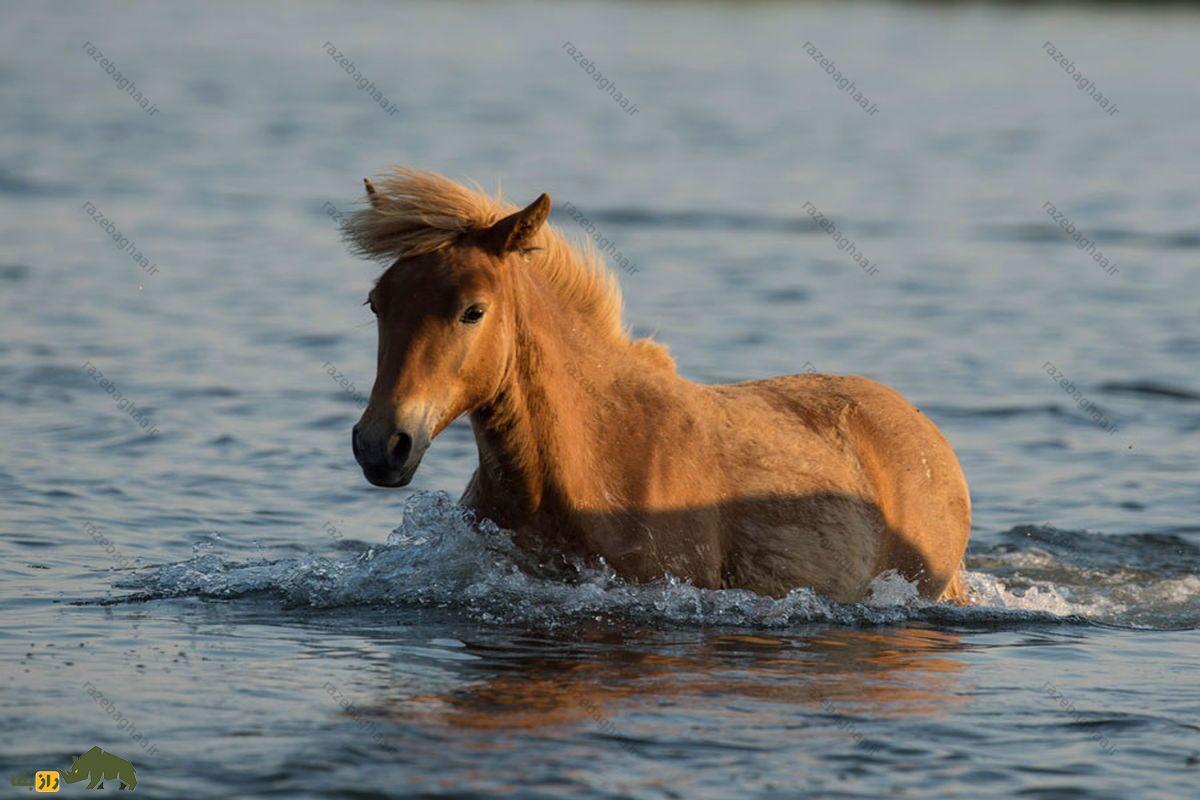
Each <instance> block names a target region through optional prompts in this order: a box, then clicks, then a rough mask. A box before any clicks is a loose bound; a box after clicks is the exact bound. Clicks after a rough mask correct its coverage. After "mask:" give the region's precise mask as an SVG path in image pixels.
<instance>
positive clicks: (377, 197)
mask: <svg viewBox="0 0 1200 800" xmlns="http://www.w3.org/2000/svg"><path fill="white" fill-rule="evenodd" d="M363 186H365V187H367V199H368V200H370V201H371V205H372V206H373V207H375V208H379V207H380V206H382V205H383V195H381V194H380V193H379V192H377V191H375V184H373V183H371V179H370V178H363Z"/></svg>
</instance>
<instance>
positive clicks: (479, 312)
mask: <svg viewBox="0 0 1200 800" xmlns="http://www.w3.org/2000/svg"><path fill="white" fill-rule="evenodd" d="M481 319H483V306H478V305H476V306H471V307H470V308H468V309H467V310H466V311H464V312H463V315H462V321H463V322H465V323H467V324H468V325H474V324H475V323H476V322H479V320H481Z"/></svg>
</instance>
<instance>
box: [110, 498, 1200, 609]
mask: <svg viewBox="0 0 1200 800" xmlns="http://www.w3.org/2000/svg"><path fill="white" fill-rule="evenodd" d="M1019 531H1021V529H1014V532H1010V534H1012V535H1013V536H1017V537H1018V538H1019V537H1020V533H1019ZM1054 535H1055V536H1058V537H1060V540H1061V537H1063V536H1064V535H1065V533H1064V532H1062V531H1056V532H1055V534H1054ZM1068 538H1069V537H1068ZM1075 544H1078V543H1075ZM1059 546H1060V548H1061V547H1066V548H1067V549H1070V545H1069V544H1068V545H1063V544H1062V541H1060V545H1059ZM972 561H973V562H974V563H972V567H973V568H974V569H975V571H971V572H968V574H967V585H968V590H969V595H970V599H971V604H970V605H968V606H965V607H955V606H950V605H947V604H940V603H933V602H930V601H929V600H926V599H923V598H921V597H920V596H919V595H918V593H917V589H916V586H915V585H914V584H912V583H910V582H909V581H907V580H905V579H904V578H903V577H901V576H900V575H897V574H895V573H887V574H884V575H881V576H880V577H879V578H877V579H876V580H875V582H874V583H873V584H872V586H871V590H870V593H869V596H868V598H867V599H866V600H865V601H864V602H862V603H851V604H845V603H836V602H834V601H832V600H829V599H827V598H825V597H822V596H820V595H817V594H815V593H814V592H812V591H811V590H808V589H796V590H794V591H792V592H791V593H790V594H788V595H787V596H786V597H783V598H779V599H775V598H770V597H764V596H761V595H757V594H754V593H753V592H749V591H744V590H732V589H726V590H712V589H702V588H698V587H696V586H693V585H691V584H689V583H687V582H685V581H680V580H678V579H665V580H662V581H657V582H654V583H649V584H630V583H627V582H625V581H624V580H622V579H621V578H620V576H618V575H616V574H615V573H614V572H613V571H612V570H611V569H608V568H606V567H604V566H603V565H601V566H600V567H598V568H581V569H580V571H579V573H578V575H577V576H576V578H575V579H574V580H571V581H564V580H562V579H552V578H547V577H542V576H538V575H535V574H531V573H530V572H529V571H528V570H526V569H523V568H522V567H521V563H522V562H521V553H520V552H519V551H518V550H517V548H516V546H515V545H514V544H513V542H512V539H511V536H510V534H509V533H508V532H507V531H504V530H502V529H500V528H499V527H497V526H496V525H494V524H492V523H491V522H489V521H487V520H482V521H477V520H476V519H475V518H474V516H473V515H472V513H471V512H470V511H469V510H467V509H464V508H462V507H461V506H458V505H456V504H455V503H454V502H453V501H452V500H451V499H450V497H449V496H448V495H446V494H445V493H443V492H436V493H434V492H424V493H418V494H414V495H412V496H411V497H410V498H409V499H408V501H407V503H406V504H405V507H404V517H403V522H402V523H401V524H400V525H399V526H398V527H397V528H396V529H395V530H394V531H393V532H392V533H391V535H390V536H389V537H388V541H387V543H386V544H385V545H382V546H379V547H370V548H368V549H366V550H365V551H363V552H361V553H359V554H357V555H356V556H353V557H351V558H330V557H325V556H319V555H309V556H305V557H303V558H288V559H281V560H277V561H267V560H264V559H258V560H255V561H251V562H241V563H238V562H231V561H227V560H225V559H223V558H221V557H220V556H218V555H217V554H215V553H212V552H210V551H208V550H204V551H201V552H198V553H197V555H196V556H195V557H193V558H192V559H189V560H188V561H184V562H181V563H177V564H169V565H166V566H160V567H155V568H150V569H147V570H143V571H141V572H139V573H138V574H136V575H133V576H129V577H126V578H125V579H123V580H122V581H121V582H120V583H118V584H117V586H118V587H119V588H124V589H132V590H134V592H133V594H131V595H127V596H125V597H124V598H122V600H154V599H162V598H170V597H201V598H211V599H230V598H237V597H246V596H251V595H266V596H271V597H276V598H279V599H281V600H282V601H283V602H284V603H286V604H287V605H289V606H301V607H313V608H333V607H340V606H355V605H421V606H439V607H452V608H460V609H464V610H466V611H468V612H469V613H470V614H472V615H474V616H475V617H477V618H479V619H481V620H483V621H488V622H538V623H543V624H548V625H558V624H566V623H569V622H571V621H575V620H580V619H589V618H590V619H630V620H634V621H637V622H641V623H666V624H675V625H705V626H707V625H733V626H753V627H787V626H793V625H798V624H803V623H813V622H825V623H835V624H843V625H886V624H899V623H904V622H910V621H918V620H924V621H928V622H936V623H942V624H1007V623H1021V622H1029V621H1064V620H1066V621H1084V620H1090V621H1096V622H1104V623H1113V624H1143V625H1148V626H1152V625H1154V624H1156V623H1157V624H1164V625H1165V624H1170V625H1178V624H1179V623H1180V621H1181V620H1180V618H1178V617H1177V616H1176V617H1172V618H1170V619H1166V618H1164V617H1163V614H1164V613H1165V612H1166V611H1176V612H1178V611H1181V610H1182V611H1184V612H1186V613H1185V616H1187V618H1188V619H1190V620H1191V621H1190V622H1188V623H1187V624H1189V625H1195V624H1196V621H1197V619H1198V618H1200V613H1197V610H1196V600H1197V597H1198V596H1200V577H1197V576H1196V575H1194V574H1192V575H1181V576H1175V577H1171V578H1168V579H1165V580H1162V579H1153V580H1151V581H1149V582H1146V581H1142V582H1141V583H1137V584H1132V583H1129V582H1128V581H1126V582H1121V581H1119V580H1116V581H1114V579H1113V577H1114V576H1113V575H1111V574H1105V575H1103V576H1100V577H1097V575H1095V574H1090V573H1095V571H1096V570H1095V569H1094V567H1091V566H1088V567H1084V568H1083V569H1082V570H1081V569H1080V568H1078V567H1072V566H1071V565H1070V564H1069V563H1068V562H1067V561H1065V560H1063V559H1061V558H1059V557H1058V556H1056V555H1055V554H1054V553H1052V552H1050V551H1049V550H1047V549H1045V548H1043V547H1038V546H1033V547H1027V548H1015V547H1014V546H1013V545H1010V544H1004V545H1000V546H998V547H996V548H993V549H992V551H990V552H988V553H985V554H983V555H981V556H979V557H977V558H975V559H973V560H972ZM980 569H983V570H987V571H980ZM1127 577H1128V576H1127ZM1088 581H1090V584H1089V587H1084V586H1083V584H1084V583H1085V582H1088ZM1105 586H1107V590H1103V588H1102V587H1105Z"/></svg>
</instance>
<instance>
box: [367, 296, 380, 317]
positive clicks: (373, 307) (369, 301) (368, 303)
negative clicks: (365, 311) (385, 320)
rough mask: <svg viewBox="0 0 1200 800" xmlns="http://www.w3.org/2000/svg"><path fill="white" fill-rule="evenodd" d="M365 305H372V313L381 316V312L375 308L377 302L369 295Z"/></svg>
mask: <svg viewBox="0 0 1200 800" xmlns="http://www.w3.org/2000/svg"><path fill="white" fill-rule="evenodd" d="M363 305H364V306H370V307H371V313H372V314H374V315H375V316H379V312H378V311H376V310H375V303H373V302H372V301H371V298H369V297H368V298H367V302H365V303H363Z"/></svg>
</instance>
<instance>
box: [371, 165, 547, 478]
mask: <svg viewBox="0 0 1200 800" xmlns="http://www.w3.org/2000/svg"><path fill="white" fill-rule="evenodd" d="M368 191H371V190H370V187H369V186H368ZM373 200H374V197H373ZM549 213H550V198H549V197H548V196H546V195H544V194H543V195H542V196H541V197H539V198H538V199H537V200H535V201H533V203H531V204H530V205H529V206H528V207H527V208H525V209H523V210H521V211H518V212H516V213H514V214H511V215H509V216H507V217H505V218H504V219H501V220H500V221H499V222H496V223H495V224H494V225H491V226H490V227H487V228H483V229H479V230H473V231H468V232H466V233H464V234H462V235H461V236H459V237H458V238H457V239H456V240H455V241H454V243H453V244H451V245H449V246H447V247H443V248H441V249H438V250H435V251H434V252H431V253H427V254H424V255H420V256H416V257H413V258H402V259H400V260H399V261H397V262H395V263H394V264H392V266H391V267H389V268H388V270H387V271H386V272H385V273H384V274H383V276H382V277H381V278H380V279H379V282H378V283H377V284H376V285H375V288H374V289H373V290H372V291H371V293H370V295H369V296H368V299H367V303H368V304H369V305H370V306H371V310H372V311H373V312H374V313H375V316H376V318H377V322H378V325H377V327H378V331H379V350H378V358H377V363H376V373H375V385H374V387H373V388H372V389H371V399H370V402H369V403H368V404H367V408H366V410H365V411H364V412H363V415H362V418H361V419H359V421H358V424H357V425H355V426H354V431H353V434H352V436H351V440H352V442H353V447H354V458H355V460H357V461H358V463H359V465H360V466H361V467H362V470H363V475H365V476H366V478H367V480H368V481H370V482H371V483H373V484H375V485H376V486H406V485H408V483H409V481H411V480H412V477H413V474H414V473H415V472H416V470H417V467H418V466H419V465H420V463H421V457H422V456H423V455H424V454H425V450H426V448H428V447H429V443H430V442H431V441H432V440H433V437H435V436H437V435H438V434H439V433H440V432H441V431H442V430H443V429H444V428H445V427H446V426H447V425H449V424H450V423H451V422H453V421H454V420H455V419H457V418H458V417H460V416H462V415H463V414H466V413H469V412H471V411H473V410H475V409H477V408H479V407H481V406H484V405H486V404H487V403H488V402H490V401H491V400H492V399H493V398H495V396H496V394H497V393H498V392H499V390H500V387H501V385H502V381H503V378H504V376H505V374H506V373H507V371H508V367H509V364H510V363H511V359H512V357H513V352H514V345H515V336H516V333H515V331H516V327H515V324H514V311H515V296H514V287H513V283H514V282H513V280H512V277H511V276H512V272H513V270H514V269H515V268H516V267H517V265H516V264H515V263H514V262H517V261H520V260H522V257H523V253H524V252H527V251H528V249H529V248H530V246H531V242H532V241H533V238H534V236H535V235H536V234H537V232H538V230H540V229H541V227H542V225H543V224H544V223H545V221H546V217H547V216H548V215H549Z"/></svg>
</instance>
